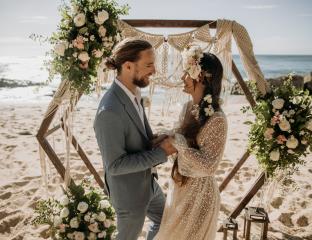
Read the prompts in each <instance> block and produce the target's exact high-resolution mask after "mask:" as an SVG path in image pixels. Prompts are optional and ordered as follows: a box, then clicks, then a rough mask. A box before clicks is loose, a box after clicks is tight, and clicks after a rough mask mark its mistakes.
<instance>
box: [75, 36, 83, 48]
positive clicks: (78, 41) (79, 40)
mask: <svg viewBox="0 0 312 240" xmlns="http://www.w3.org/2000/svg"><path fill="white" fill-rule="evenodd" d="M83 44H84V40H83V36H78V37H77V38H76V39H75V40H74V41H73V45H74V47H76V48H78V49H84V45H83Z"/></svg>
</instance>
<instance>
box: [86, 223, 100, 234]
mask: <svg viewBox="0 0 312 240" xmlns="http://www.w3.org/2000/svg"><path fill="white" fill-rule="evenodd" d="M88 228H89V230H90V231H91V232H94V233H98V232H99V231H100V230H99V227H98V223H96V222H95V223H92V224H90V225H89V226H88Z"/></svg>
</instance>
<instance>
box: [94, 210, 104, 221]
mask: <svg viewBox="0 0 312 240" xmlns="http://www.w3.org/2000/svg"><path fill="white" fill-rule="evenodd" d="M96 219H97V220H99V221H100V222H104V221H105V219H106V215H105V213H104V212H100V214H99V215H97V217H96Z"/></svg>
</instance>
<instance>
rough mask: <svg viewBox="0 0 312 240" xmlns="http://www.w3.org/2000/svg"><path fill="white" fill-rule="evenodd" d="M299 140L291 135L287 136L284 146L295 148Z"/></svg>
mask: <svg viewBox="0 0 312 240" xmlns="http://www.w3.org/2000/svg"><path fill="white" fill-rule="evenodd" d="M298 144H299V142H298V140H297V138H295V137H294V136H293V135H291V136H290V138H288V140H287V142H286V146H287V147H288V148H292V149H294V148H296V147H297V146H298Z"/></svg>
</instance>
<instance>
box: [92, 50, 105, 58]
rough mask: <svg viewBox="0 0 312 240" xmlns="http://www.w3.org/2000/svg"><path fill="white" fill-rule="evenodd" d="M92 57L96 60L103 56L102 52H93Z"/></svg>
mask: <svg viewBox="0 0 312 240" xmlns="http://www.w3.org/2000/svg"><path fill="white" fill-rule="evenodd" d="M93 55H94V56H95V57H96V58H100V57H102V56H103V51H100V50H95V51H94V52H93Z"/></svg>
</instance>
